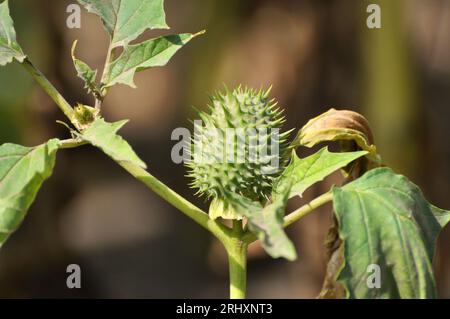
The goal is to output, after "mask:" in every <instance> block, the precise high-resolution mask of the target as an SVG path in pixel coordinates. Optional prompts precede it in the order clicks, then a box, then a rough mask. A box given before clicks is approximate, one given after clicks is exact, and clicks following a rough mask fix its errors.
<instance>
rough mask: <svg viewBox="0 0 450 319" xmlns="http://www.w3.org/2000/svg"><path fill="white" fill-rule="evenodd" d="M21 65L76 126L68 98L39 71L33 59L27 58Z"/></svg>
mask: <svg viewBox="0 0 450 319" xmlns="http://www.w3.org/2000/svg"><path fill="white" fill-rule="evenodd" d="M21 65H22V66H23V67H24V68H25V69H26V70H27V71H28V72H29V73H30V74H31V76H32V77H33V78H34V79H35V80H36V82H37V83H38V84H39V85H40V86H41V87H42V88H43V89H44V91H45V92H46V93H47V94H48V95H49V96H50V97H51V98H52V99H53V101H54V102H55V103H56V105H58V107H59V108H60V109H61V111H62V112H63V113H64V114H65V115H66V116H67V118H68V119H69V120H70V121H71V122H72V124H74V125H75V126H76V121H75V114H74V110H73V108H72V106H70V104H69V103H68V102H67V101H66V99H65V98H64V97H63V96H62V95H61V94H60V93H59V92H58V90H57V89H56V88H55V87H54V86H53V84H51V83H50V81H49V80H47V78H46V77H45V75H44V74H42V72H41V71H39V70H38V69H37V68H36V67H35V66H34V65H33V63H31V61H30V60H29V59H28V58H26V59H25V60H24V61H23V63H21Z"/></svg>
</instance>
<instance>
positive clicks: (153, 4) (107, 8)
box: [75, 0, 203, 92]
mask: <svg viewBox="0 0 450 319" xmlns="http://www.w3.org/2000/svg"><path fill="white" fill-rule="evenodd" d="M78 2H80V3H81V4H82V5H84V6H85V7H86V9H87V10H88V11H89V12H92V13H95V14H96V15H98V16H100V18H101V19H102V21H103V25H104V26H105V28H106V30H107V31H108V33H109V35H110V37H111V43H110V47H109V52H108V59H107V61H106V65H105V70H104V74H103V76H102V83H101V85H100V86H101V87H100V91H101V92H104V90H105V89H107V88H109V87H111V86H113V85H115V84H119V83H121V84H125V85H129V86H131V87H133V88H134V87H135V84H134V75H135V73H136V72H140V71H143V70H146V69H149V68H152V67H156V66H164V65H166V64H167V62H169V60H170V59H171V58H172V56H173V55H174V54H175V53H176V52H177V51H178V50H179V49H180V48H181V47H182V46H184V45H185V44H186V43H188V42H189V41H190V40H191V39H192V38H194V37H195V36H196V35H199V34H202V33H203V32H200V33H197V34H180V35H169V36H163V37H159V38H156V39H150V40H147V41H144V42H140V43H138V44H134V45H130V44H129V43H130V42H131V41H133V40H135V39H136V38H137V37H138V36H140V35H141V34H142V33H143V32H144V31H145V30H147V29H168V28H169V27H168V26H167V24H166V16H165V13H164V3H163V2H164V1H163V0H127V1H125V0H78ZM118 47H123V52H122V54H121V55H120V56H119V57H115V56H114V53H115V50H114V49H115V48H118ZM75 66H76V67H77V71H78V73H79V74H80V73H81V75H82V78H84V80H85V81H86V83H87V86H88V87H90V86H91V85H92V82H91V79H92V78H93V77H94V78H95V74H93V71H92V70H90V69H89V68H88V67H87V65H86V64H85V63H81V62H80V61H78V62H77V63H76V64H75ZM83 75H84V76H83ZM94 92H95V91H94Z"/></svg>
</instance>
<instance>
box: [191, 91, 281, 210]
mask: <svg viewBox="0 0 450 319" xmlns="http://www.w3.org/2000/svg"><path fill="white" fill-rule="evenodd" d="M269 93H270V89H269V90H266V91H263V90H260V91H256V90H253V89H247V88H245V89H242V88H240V87H239V88H237V89H235V90H234V91H232V92H231V91H228V90H227V91H226V92H223V93H216V94H215V95H214V96H212V97H211V104H210V105H209V112H208V113H206V112H199V116H200V118H201V124H199V123H194V126H195V134H194V138H193V141H192V145H191V152H192V159H191V161H189V163H188V164H187V166H188V168H189V174H188V176H189V177H191V178H193V182H192V184H191V185H192V187H193V188H196V189H198V192H197V194H200V195H203V196H206V197H207V198H210V199H213V204H214V205H212V207H211V209H213V208H214V210H215V212H211V213H210V215H211V217H212V218H216V217H218V216H221V217H223V218H229V219H235V218H238V217H239V216H236V215H235V214H233V213H232V212H231V210H230V207H229V205H228V204H227V200H226V199H227V194H230V192H233V193H237V194H239V195H242V196H245V197H247V198H249V199H251V200H253V201H258V202H261V203H264V202H265V201H267V199H268V197H269V196H270V193H271V190H272V183H273V180H274V179H275V178H276V177H277V176H278V175H279V173H280V171H281V170H282V169H283V167H284V165H285V162H286V161H285V160H284V158H285V155H286V154H287V153H288V152H287V143H286V139H287V136H288V135H289V133H290V132H285V133H281V126H282V125H283V123H284V122H285V119H284V116H283V115H282V111H280V109H279V108H277V106H276V105H277V103H276V102H275V101H274V100H273V99H269ZM213 206H214V207H213ZM219 207H221V209H220V211H222V212H223V213H220V212H218V210H217V208H219ZM211 209H210V210H211Z"/></svg>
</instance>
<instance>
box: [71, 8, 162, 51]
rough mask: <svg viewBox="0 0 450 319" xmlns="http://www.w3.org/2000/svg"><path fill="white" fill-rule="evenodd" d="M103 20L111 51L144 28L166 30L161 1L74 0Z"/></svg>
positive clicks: (130, 39) (128, 40)
mask: <svg viewBox="0 0 450 319" xmlns="http://www.w3.org/2000/svg"><path fill="white" fill-rule="evenodd" d="M78 2H79V3H81V4H82V5H84V6H85V8H86V9H87V10H88V11H89V12H92V13H95V14H97V15H98V16H100V17H101V19H102V20H103V24H104V26H105V28H106V30H107V31H108V33H109V35H110V36H111V48H115V47H119V46H126V45H127V44H128V43H130V42H131V41H133V40H134V39H136V38H137V37H138V36H139V35H141V34H142V33H143V32H144V31H145V30H147V29H167V28H168V26H167V24H166V16H165V13H164V1H163V0H78Z"/></svg>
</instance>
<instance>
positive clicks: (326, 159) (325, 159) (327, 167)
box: [273, 147, 367, 197]
mask: <svg viewBox="0 0 450 319" xmlns="http://www.w3.org/2000/svg"><path fill="white" fill-rule="evenodd" d="M366 154H367V152H366V151H359V152H346V153H331V152H329V151H328V149H327V148H326V147H324V148H322V149H321V150H320V151H318V152H317V153H315V154H313V155H311V156H308V157H306V158H302V159H301V158H299V157H298V156H297V154H296V153H295V151H293V152H292V159H291V162H290V164H289V165H288V167H286V169H285V170H284V171H283V173H282V174H281V176H280V177H279V178H278V179H277V180H276V181H275V184H274V189H273V192H274V196H276V195H277V194H278V193H279V192H280V190H284V189H286V186H287V185H289V184H291V185H292V188H291V192H290V197H293V196H296V195H299V196H301V195H302V194H303V192H304V191H305V190H306V189H307V188H309V187H310V186H312V185H314V184H315V183H317V182H319V181H321V180H323V179H324V178H325V177H327V176H328V175H330V174H331V173H333V172H334V171H336V170H338V169H340V168H342V167H345V166H346V165H348V164H349V163H351V162H353V161H354V160H356V159H357V158H360V157H362V156H364V155H366Z"/></svg>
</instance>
